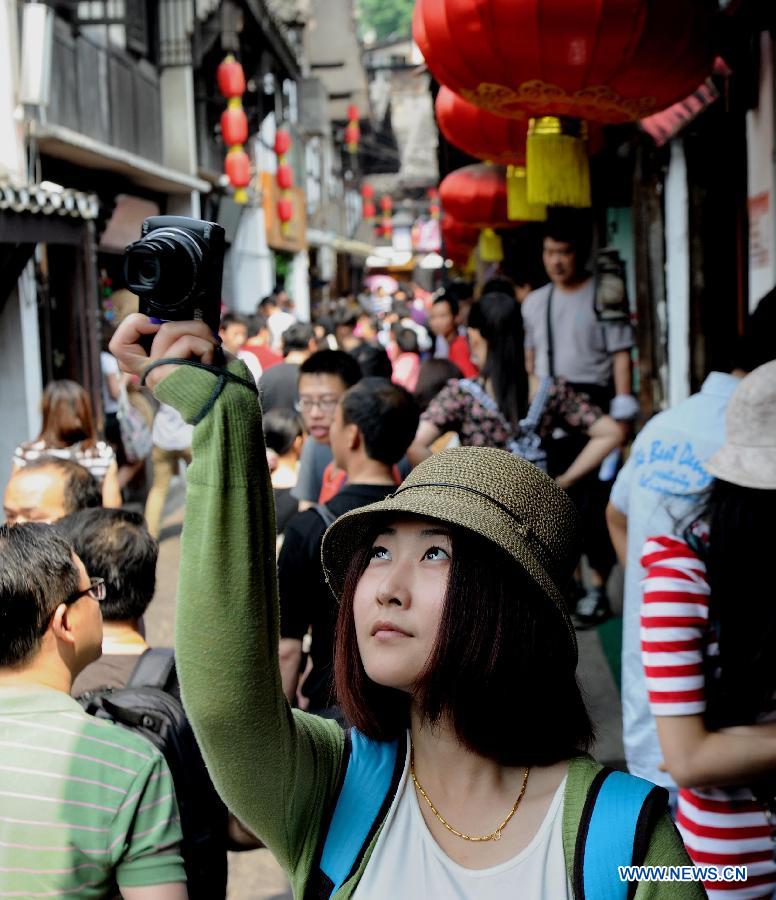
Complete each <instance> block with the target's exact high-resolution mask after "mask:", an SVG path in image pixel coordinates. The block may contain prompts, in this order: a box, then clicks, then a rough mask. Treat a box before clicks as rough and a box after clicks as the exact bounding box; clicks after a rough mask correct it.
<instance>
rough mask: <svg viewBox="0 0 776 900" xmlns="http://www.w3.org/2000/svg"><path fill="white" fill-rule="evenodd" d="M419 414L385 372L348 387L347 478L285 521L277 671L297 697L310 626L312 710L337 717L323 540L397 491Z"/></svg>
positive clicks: (339, 432)
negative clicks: (341, 520) (350, 515)
mask: <svg viewBox="0 0 776 900" xmlns="http://www.w3.org/2000/svg"><path fill="white" fill-rule="evenodd" d="M419 416H420V412H419V409H418V406H417V404H416V403H415V400H414V399H413V397H412V395H411V394H409V393H408V392H407V391H406V390H405V389H404V388H402V387H399V385H397V384H392V383H391V382H390V381H389V380H388V379H387V378H374V377H372V378H362V379H361V381H359V382H358V384H356V385H354V387H352V388H350V389H349V390H348V391H346V392H345V394H344V395H343V397H342V399H341V400H340V401H339V403H338V404H337V406H336V408H335V412H334V415H333V417H332V424H331V427H330V439H331V449H332V451H333V454H334V463H335V464H336V466H337V467H338V468H339V469H340V470H342V471H343V472H345V473H346V475H347V479H348V483H347V485H346V486H345V487H344V488H342V490H341V491H340V492H339V493H338V494H337V495H336V496H334V497H333V498H332V499H331V500H329V502H328V503H326V504H325V505H324V504H322V505H320V506H318V507H317V508H316V509H309V510H307V511H306V512H301V513H298V514H297V515H295V516H294V517H293V518H292V519H291V521H290V522H289V523H288V526H287V527H286V531H285V540H284V542H283V547H282V549H281V551H280V557H279V559H278V591H279V594H280V673H281V677H282V679H283V690H284V691H285V694H286V697H287V698H288V700H289V702H290V703H292V704H293V703H294V701H295V699H296V692H297V687H298V684H299V676H300V671H299V670H300V663H301V659H302V641H303V639H304V636H305V634H307V632H308V630H311V632H312V642H311V646H310V659H311V660H312V668H311V670H310V672H309V673H308V675H307V677H306V679H305V681H304V684H303V686H302V694H303V695H304V697H305V698H306V700H307V702H308V703H309V707H308V708H309V711H310V712H314V713H317V714H318V715H323V716H326V717H327V718H337V717H338V715H339V710H338V709H337V708H336V707H334V706H333V699H332V695H333V690H332V687H333V685H332V681H333V678H332V657H333V652H334V626H335V622H336V618H337V615H336V614H337V603H336V601H335V599H334V597H333V595H332V593H331V591H330V590H329V587H328V585H327V584H326V581H325V579H324V575H323V570H322V567H321V541H322V540H323V533H324V531H325V530H326V527H327V526H328V525H330V524H331V523H332V522H333V521H334V520H335V519H336V518H337V517H338V516H341V515H342V514H343V513H346V512H348V511H350V510H352V509H356V508H358V507H359V506H366V505H367V504H369V503H374V502H376V501H377V500H383V499H384V498H385V496H386V495H387V494H390V493H391V492H392V491H394V490H395V489H396V480H395V479H394V473H393V467H394V466H395V465H396V463H397V462H398V461H399V460H400V459H401V458H402V457H403V456H404V454H405V453H406V452H407V447H409V445H410V444H411V443H412V439H413V438H414V436H415V430H417V427H418V420H419Z"/></svg>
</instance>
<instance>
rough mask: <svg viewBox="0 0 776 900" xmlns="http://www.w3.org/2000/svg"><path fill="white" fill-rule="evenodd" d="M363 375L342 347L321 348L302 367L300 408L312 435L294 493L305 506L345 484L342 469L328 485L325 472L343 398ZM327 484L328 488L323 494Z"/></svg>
mask: <svg viewBox="0 0 776 900" xmlns="http://www.w3.org/2000/svg"><path fill="white" fill-rule="evenodd" d="M360 378H361V367H360V366H359V364H358V363H357V362H356V360H355V359H353V357H352V356H350V354H348V353H344V352H343V351H342V350H319V351H318V352H317V353H313V354H312V356H309V357H308V358H307V359H306V360H305V361H304V362H303V363H302V364H301V365H300V366H299V400H298V402H297V405H296V411H297V412H298V413H300V414H301V416H302V419H303V421H304V428H305V431H306V432H307V434H308V437H307V439H306V440H305V442H304V446H303V447H302V455H301V457H300V460H299V473H298V476H297V483H296V487H294V488H293V489H292V491H291V495H292V496H293V497H295V498H296V499H297V500H299V502H300V508H302V509H305V508H308V507H310V506H312V505H313V504H315V503H318V502H322V503H325V502H326V501H327V500H328V499H330V498H331V497H332V496H334V494H336V493H337V491H338V490H339V489H340V488H341V487H342V485H343V483H344V480H345V478H344V474H343V473H342V472H341V470H339V471H338V472H335V473H332V477H330V478H327V479H326V482H325V485H324V474H325V473H326V468H327V466H329V465H330V463H331V461H332V453H331V447H330V443H329V432H330V430H331V424H332V421H333V420H334V411H335V409H336V408H337V404H338V403H339V401H340V398H341V397H342V395H343V394H344V393H345V391H346V390H347V389H348V388H350V387H352V386H353V385H354V384H355V383H356V382H357V381H358V380H359V379H360ZM330 471H331V470H330ZM324 486H325V487H326V490H325V492H323V493H322V489H323V488H324Z"/></svg>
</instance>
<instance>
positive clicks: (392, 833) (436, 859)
mask: <svg viewBox="0 0 776 900" xmlns="http://www.w3.org/2000/svg"><path fill="white" fill-rule="evenodd" d="M408 771H409V754H408V758H407V762H406V763H405V767H404V775H403V776H402V781H401V784H400V786H399V791H398V793H397V795H396V797H395V798H394V801H393V804H392V806H391V808H390V810H389V811H388V815H387V817H386V820H385V826H384V827H383V830H382V832H381V834H380V837H379V838H378V841H377V844H376V846H375V849H374V852H373V853H372V856H371V858H370V860H369V863H368V864H367V867H366V869H365V871H364V875H363V877H362V878H361V881H360V882H359V884H358V887H357V888H356V891H355V893H354V895H353V897H354V900H396V898H397V897H400V898H401V900H437V898H439V900H571V898H572V897H573V893H572V890H571V885H570V884H569V881H568V878H567V876H566V860H565V856H564V854H563V832H562V824H563V795H564V791H565V788H566V779H565V778H564V779H563V781H562V782H561V784H560V786H559V787H558V789H557V791H556V792H555V796H554V797H553V800H552V803H551V804H550V808H549V810H548V812H547V815H546V816H545V818H544V821H543V822H542V824H541V826H540V827H539V830H538V831H537V832H536V834H535V836H534V838H533V840H532V841H531V843H530V844H529V845H528V846H527V847H525V848H524V849H523V850H521V851H520V853H518V854H517V856H514V857H513V858H512V859H509V860H507V861H506V862H503V863H500V864H499V865H497V866H492V867H491V868H489V869H466V868H464V867H463V866H461V865H459V864H458V863H456V862H453V860H452V859H450V857H449V856H448V855H447V854H446V853H445V852H444V850H442V848H441V847H440V846H439V844H437V842H436V841H435V840H434V838H433V836H432V835H431V832H430V831H429V830H428V826H427V825H426V823H425V820H424V819H423V815H422V813H421V811H420V807H419V806H418V799H417V794H416V792H415V791H414V790H413V789H412V787H411V782H409V777H408ZM408 782H409V784H410V786H408Z"/></svg>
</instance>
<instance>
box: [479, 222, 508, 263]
mask: <svg viewBox="0 0 776 900" xmlns="http://www.w3.org/2000/svg"><path fill="white" fill-rule="evenodd" d="M479 249H480V260H481V261H482V262H487V263H498V262H501V260H502V259H503V258H504V247H503V245H502V243H501V238H500V237H499V236H498V235H497V234H496V232H495V231H494V230H493V229H492V228H483V229H482V231H481V232H480V245H479Z"/></svg>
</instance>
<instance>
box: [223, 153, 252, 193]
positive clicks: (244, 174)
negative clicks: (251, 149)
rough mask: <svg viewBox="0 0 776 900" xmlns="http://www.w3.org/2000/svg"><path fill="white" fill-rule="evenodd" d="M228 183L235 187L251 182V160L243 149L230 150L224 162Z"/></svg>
mask: <svg viewBox="0 0 776 900" xmlns="http://www.w3.org/2000/svg"><path fill="white" fill-rule="evenodd" d="M224 168H225V170H226V174H227V176H228V178H229V183H230V184H232V185H233V186H234V187H237V188H244V187H248V185H249V184H250V183H251V161H250V159H249V157H248V154H247V153H246V152H245V151H244V150H230V151H229V152H228V153H227V154H226V161H225V163H224Z"/></svg>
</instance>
